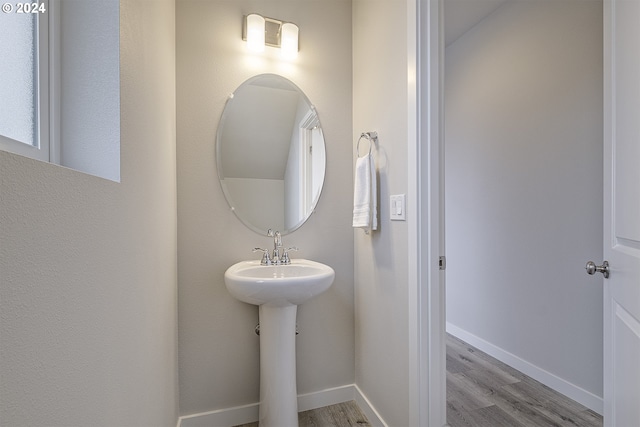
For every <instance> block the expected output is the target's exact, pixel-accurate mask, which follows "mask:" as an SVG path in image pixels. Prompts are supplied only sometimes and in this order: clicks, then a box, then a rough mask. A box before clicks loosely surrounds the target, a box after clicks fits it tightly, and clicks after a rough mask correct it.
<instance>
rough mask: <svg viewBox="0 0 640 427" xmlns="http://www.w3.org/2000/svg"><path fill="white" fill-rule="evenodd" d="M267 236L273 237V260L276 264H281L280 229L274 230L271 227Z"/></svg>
mask: <svg viewBox="0 0 640 427" xmlns="http://www.w3.org/2000/svg"><path fill="white" fill-rule="evenodd" d="M267 236H269V237H273V256H272V257H271V260H272V262H273V263H274V264H276V265H278V264H281V261H280V250H281V249H282V235H281V234H280V232H279V231H276V232H274V231H273V230H272V229H269V231H267Z"/></svg>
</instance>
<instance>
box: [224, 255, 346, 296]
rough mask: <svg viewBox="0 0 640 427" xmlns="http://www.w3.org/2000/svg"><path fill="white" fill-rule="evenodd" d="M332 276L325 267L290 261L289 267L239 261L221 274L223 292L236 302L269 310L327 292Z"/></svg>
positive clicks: (295, 260) (307, 261)
mask: <svg viewBox="0 0 640 427" xmlns="http://www.w3.org/2000/svg"><path fill="white" fill-rule="evenodd" d="M334 277H335V272H334V271H333V268H331V267H329V266H328V265H324V264H321V263H319V262H315V261H309V260H306V259H293V260H291V264H289V265H260V261H241V262H239V263H237V264H234V265H232V266H231V267H229V269H228V270H227V271H226V272H225V273H224V282H225V284H226V285H227V289H228V290H229V292H230V293H231V295H233V296H234V297H236V298H237V299H239V300H240V301H244V302H247V303H249V304H255V305H263V304H266V305H268V306H273V307H285V306H288V305H299V304H302V303H304V302H306V301H308V300H310V299H311V298H313V297H315V296H316V295H319V294H321V293H323V292H324V291H326V290H327V289H329V287H330V286H331V284H332V283H333V279H334Z"/></svg>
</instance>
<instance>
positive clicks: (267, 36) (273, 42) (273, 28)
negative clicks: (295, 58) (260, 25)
mask: <svg viewBox="0 0 640 427" xmlns="http://www.w3.org/2000/svg"><path fill="white" fill-rule="evenodd" d="M284 23H285V22H284V21H280V20H278V19H273V18H267V17H266V16H265V17H264V44H265V45H267V46H271V47H280V45H281V38H282V24H284ZM242 40H245V41H246V40H247V15H245V16H244V22H243V25H242Z"/></svg>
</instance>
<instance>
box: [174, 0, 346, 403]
mask: <svg viewBox="0 0 640 427" xmlns="http://www.w3.org/2000/svg"><path fill="white" fill-rule="evenodd" d="M176 7H177V9H176V16H177V19H176V32H177V52H178V56H177V93H178V98H177V111H178V115H177V123H178V138H177V141H178V142H177V144H178V150H177V153H178V156H177V157H178V163H177V165H178V169H177V170H178V193H179V196H178V236H179V238H178V281H179V353H180V354H179V359H180V411H181V413H182V414H184V415H188V414H194V413H200V412H204V411H210V410H215V409H223V408H229V407H233V406H236V405H243V404H250V403H256V402H258V400H259V397H258V395H259V369H258V368H259V353H258V345H259V341H258V337H257V336H256V335H255V333H254V327H255V325H256V323H257V322H258V308H257V307H256V306H252V305H249V304H245V303H242V302H239V301H237V300H235V299H234V298H233V297H232V296H231V295H230V294H229V293H228V292H227V290H226V288H225V285H224V280H223V275H224V271H225V270H226V269H227V268H228V267H229V266H231V265H232V264H234V263H235V262H238V261H240V260H246V259H258V258H259V256H258V255H256V254H254V253H252V252H251V249H252V248H254V247H256V246H262V247H264V246H267V247H269V246H270V245H272V244H273V241H272V239H269V238H267V237H266V236H260V235H258V234H256V233H254V232H253V231H250V230H249V229H248V228H246V227H245V226H244V225H242V223H241V222H240V221H239V220H238V219H237V218H236V217H235V216H234V214H233V212H231V211H230V209H229V206H228V205H227V202H226V200H225V198H224V195H223V192H222V189H221V186H220V184H219V182H218V179H217V174H216V158H215V135H216V130H217V126H218V121H219V119H220V115H221V114H222V111H223V108H224V105H225V102H226V99H227V97H228V95H229V94H230V93H232V92H233V91H234V90H235V89H236V88H237V87H238V86H239V85H240V84H241V83H242V82H243V81H245V80H246V79H248V78H249V77H251V76H254V75H256V74H261V73H277V74H280V75H283V76H285V77H287V78H289V79H290V80H292V81H293V82H294V83H295V84H296V85H298V86H299V87H300V88H301V89H302V90H303V91H304V92H305V93H306V94H307V96H308V97H309V99H310V100H311V102H312V103H313V104H314V105H315V106H316V108H317V110H318V114H319V116H320V120H321V122H322V126H323V130H324V136H325V140H326V145H327V174H326V181H325V186H324V189H323V193H322V196H321V197H320V201H319V203H318V206H317V209H316V211H315V213H314V214H313V215H312V216H311V218H310V219H309V221H308V222H307V223H306V224H305V225H303V226H302V227H301V228H300V229H298V230H297V231H295V232H294V233H292V234H290V235H287V236H284V238H283V240H284V242H285V244H286V245H295V246H298V247H299V248H300V251H299V252H296V253H295V254H294V255H295V256H296V257H300V258H308V259H313V260H316V261H320V262H323V263H325V264H328V265H330V266H331V267H333V268H334V270H335V272H336V279H335V282H334V284H333V286H332V287H331V288H330V289H329V290H328V291H327V292H326V293H325V294H323V295H321V296H319V297H317V298H316V299H314V300H311V301H309V302H308V303H305V304H304V305H302V306H300V307H299V310H298V326H299V329H300V335H298V337H297V356H298V357H297V359H298V360H297V362H298V365H297V366H298V376H297V379H298V393H309V392H313V391H320V390H324V389H327V388H331V387H336V386H340V385H344V384H352V383H353V382H354V365H355V362H354V308H353V305H354V301H353V232H352V229H351V211H352V190H351V182H352V145H351V144H352V143H351V140H352V134H351V3H350V2H344V1H341V0H312V1H304V2H300V1H294V0H289V1H278V0H268V1H260V2H255V1H231V2H230V1H207V2H205V1H195V0H178V1H177V3H176ZM251 12H256V13H260V14H262V15H264V16H268V17H273V18H276V19H281V20H285V21H292V22H295V23H296V24H297V25H298V26H299V27H300V53H299V56H298V58H297V59H296V60H295V61H293V62H283V61H281V60H280V59H279V58H278V55H277V52H276V51H274V50H272V49H271V48H267V50H266V52H265V53H264V54H262V55H253V54H249V53H247V51H246V43H245V42H243V41H242V39H241V37H240V36H241V30H242V16H243V15H244V14H247V13H251Z"/></svg>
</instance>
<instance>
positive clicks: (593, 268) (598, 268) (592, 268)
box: [585, 261, 609, 279]
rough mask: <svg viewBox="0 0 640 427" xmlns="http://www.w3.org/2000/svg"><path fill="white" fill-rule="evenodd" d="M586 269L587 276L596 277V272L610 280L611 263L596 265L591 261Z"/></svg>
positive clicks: (605, 262)
mask: <svg viewBox="0 0 640 427" xmlns="http://www.w3.org/2000/svg"><path fill="white" fill-rule="evenodd" d="M585 269H586V270H587V274H590V275H594V274H596V272H600V273H602V275H603V276H604V278H605V279H608V278H609V261H604V262H603V263H602V265H596V263H595V262H593V261H589V262H588V263H587V265H586V267H585Z"/></svg>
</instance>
